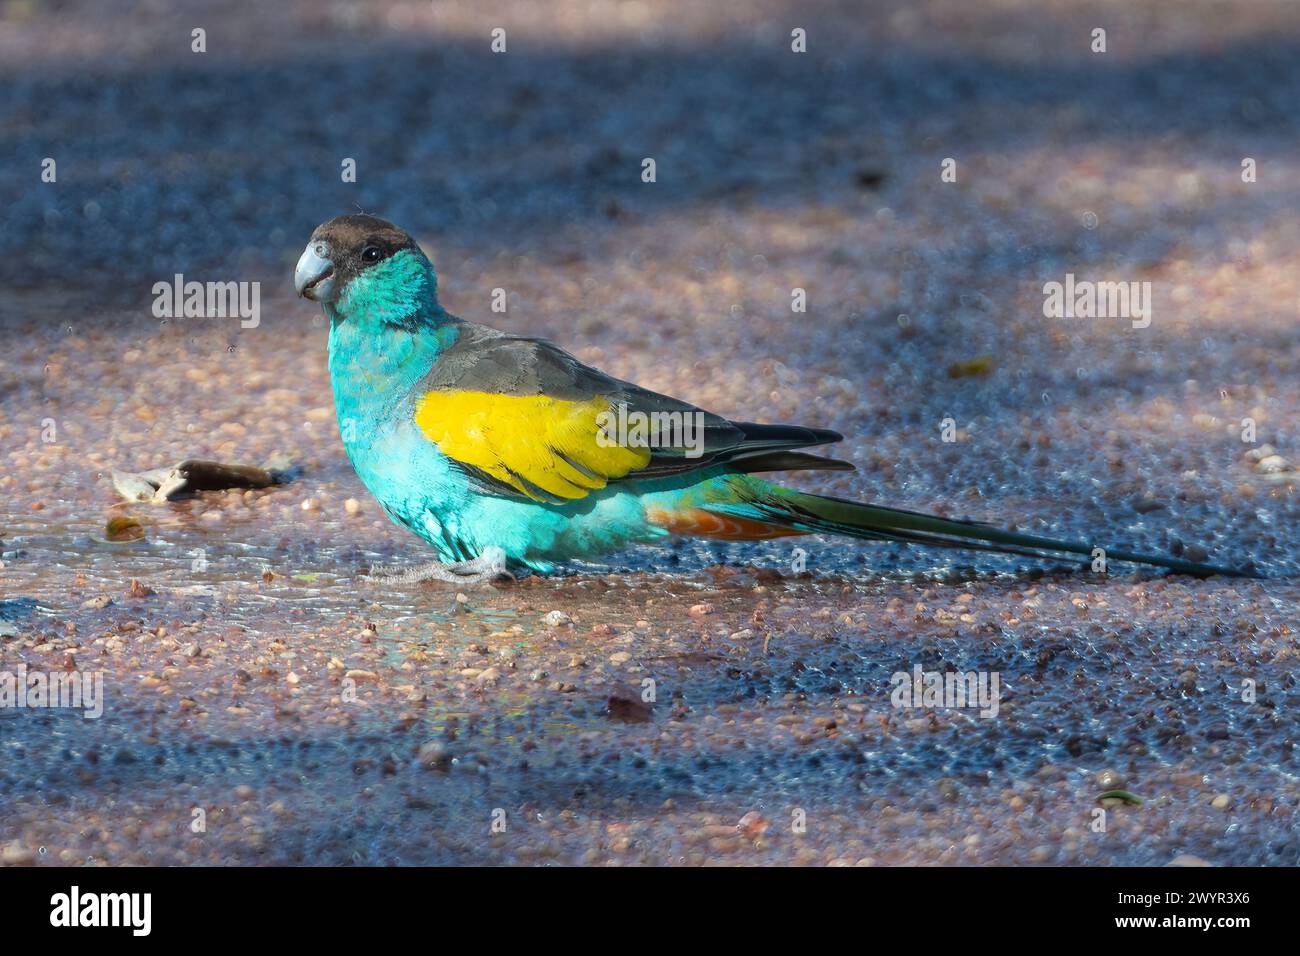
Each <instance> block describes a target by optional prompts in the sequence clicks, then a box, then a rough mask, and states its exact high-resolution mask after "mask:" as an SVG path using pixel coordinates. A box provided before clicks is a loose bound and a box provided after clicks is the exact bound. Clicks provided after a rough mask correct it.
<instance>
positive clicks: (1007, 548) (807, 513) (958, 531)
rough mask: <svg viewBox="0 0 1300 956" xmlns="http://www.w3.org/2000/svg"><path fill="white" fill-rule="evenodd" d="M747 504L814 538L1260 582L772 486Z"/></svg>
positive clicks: (1239, 573)
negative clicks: (1120, 564) (1057, 555)
mask: <svg viewBox="0 0 1300 956" xmlns="http://www.w3.org/2000/svg"><path fill="white" fill-rule="evenodd" d="M736 490H737V491H741V494H742V496H743V497H744V499H745V504H746V505H747V506H748V508H751V509H753V510H755V511H756V512H757V516H758V517H761V518H762V520H764V521H769V522H772V523H774V524H781V525H785V526H787V527H791V528H796V529H798V530H800V531H807V532H813V533H822V532H828V533H832V534H843V535H848V536H850V537H854V538H867V539H872V540H883V541H905V542H909V543H914V544H926V545H935V546H938V547H947V548H962V549H969V550H975V551H995V552H999V553H1003V554H1019V555H1025V556H1028V557H1034V558H1049V559H1050V558H1052V557H1053V555H1052V554H1050V553H1048V554H1045V553H1044V552H1053V551H1055V552H1065V553H1068V554H1082V555H1089V556H1091V555H1092V553H1093V549H1094V548H1098V547H1100V548H1102V550H1103V551H1104V552H1105V555H1106V559H1107V561H1129V562H1134V563H1137V564H1150V565H1154V566H1156V567H1161V568H1169V569H1170V570H1172V571H1178V572H1180V573H1182V574H1190V575H1195V576H1197V577H1207V576H1209V575H1213V574H1222V575H1228V576H1232V577H1259V575H1258V574H1257V573H1255V572H1254V571H1253V570H1251V569H1237V568H1224V567H1218V566H1216V565H1211V564H1201V563H1199V562H1195V561H1183V560H1181V559H1178V558H1168V557H1164V556H1161V555H1151V554H1139V553H1137V552H1133V551H1127V550H1123V549H1117V548H1110V547H1106V546H1105V545H1104V544H1080V543H1078V542H1073V541H1058V540H1056V539H1054V538H1044V537H1041V536H1039V535H1032V534H1021V533H1020V532H1017V531H1003V530H1001V529H999V528H996V527H994V526H992V525H988V524H982V523H980V522H976V521H958V520H953V519H949V518H939V517H936V516H934V515H927V514H923V513H921V512H919V511H904V510H901V509H898V508H884V507H881V506H879V505H866V504H861V503H859V502H856V501H847V500H845V499H843V498H831V497H824V496H822V495H813V494H808V493H806V492H801V491H792V490H790V489H787V488H777V487H774V486H772V485H767V486H766V488H764V489H762V491H758V490H757V489H755V493H754V494H747V493H746V492H744V491H742V490H741V489H739V488H737V489H736Z"/></svg>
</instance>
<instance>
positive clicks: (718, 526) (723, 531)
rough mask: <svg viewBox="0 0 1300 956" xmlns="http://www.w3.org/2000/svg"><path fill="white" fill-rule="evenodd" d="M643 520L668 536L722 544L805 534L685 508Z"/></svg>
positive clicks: (776, 525)
mask: <svg viewBox="0 0 1300 956" xmlns="http://www.w3.org/2000/svg"><path fill="white" fill-rule="evenodd" d="M647 516H648V517H649V518H650V520H651V521H653V522H654V523H655V524H657V525H658V526H659V527H661V528H663V529H664V530H666V531H668V532H671V533H672V534H685V535H694V536H695V537H699V538H721V539H723V540H725V541H756V540H760V539H763V538H788V537H791V536H792V535H801V534H807V532H806V531H799V530H796V529H795V528H787V527H785V526H784V525H779V524H771V523H770V522H767V521H759V520H757V519H755V518H737V517H736V516H735V515H721V514H718V513H717V512H715V511H705V510H704V509H703V508H686V509H683V510H681V511H660V510H657V509H656V510H652V511H650V512H648V513H647Z"/></svg>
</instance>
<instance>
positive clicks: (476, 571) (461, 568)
mask: <svg viewBox="0 0 1300 956" xmlns="http://www.w3.org/2000/svg"><path fill="white" fill-rule="evenodd" d="M510 576H511V575H510V571H509V570H508V569H507V568H506V553H505V552H504V551H503V550H501V549H500V548H498V547H497V546H496V545H493V546H491V547H488V548H484V549H483V553H482V554H480V555H479V556H478V557H477V558H474V559H473V560H471V561H460V562H457V563H455V564H444V563H442V562H441V561H430V562H429V563H428V564H422V565H420V566H418V567H414V568H407V569H405V570H403V569H401V568H395V567H375V568H371V570H370V577H371V578H372V579H374V580H377V581H383V582H384V583H385V584H419V583H420V582H421V581H445V582H447V583H449V584H486V583H487V582H489V581H496V580H497V579H499V578H508V577H510Z"/></svg>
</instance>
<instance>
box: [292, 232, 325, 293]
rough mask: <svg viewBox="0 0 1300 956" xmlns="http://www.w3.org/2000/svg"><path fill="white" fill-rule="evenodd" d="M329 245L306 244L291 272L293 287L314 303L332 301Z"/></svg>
mask: <svg viewBox="0 0 1300 956" xmlns="http://www.w3.org/2000/svg"><path fill="white" fill-rule="evenodd" d="M329 255H330V248H329V243H327V242H323V241H322V240H319V239H318V240H316V241H315V242H309V243H307V248H306V249H304V250H303V251H302V256H301V257H300V258H299V259H298V267H297V268H296V269H294V270H293V287H294V288H295V289H297V290H298V294H299V295H300V296H302V297H303V298H304V299H311V300H313V301H315V302H333V301H334V263H333V262H331V261H330V258H329Z"/></svg>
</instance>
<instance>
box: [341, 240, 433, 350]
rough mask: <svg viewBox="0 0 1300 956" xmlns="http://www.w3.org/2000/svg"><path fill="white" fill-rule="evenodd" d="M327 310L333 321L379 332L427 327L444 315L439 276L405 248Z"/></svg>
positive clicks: (374, 268)
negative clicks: (439, 303) (386, 328)
mask: <svg viewBox="0 0 1300 956" xmlns="http://www.w3.org/2000/svg"><path fill="white" fill-rule="evenodd" d="M326 310H327V311H328V312H330V318H331V319H335V320H338V319H343V320H345V321H347V322H352V323H356V324H358V325H360V326H363V327H366V328H368V329H373V330H376V331H377V330H379V329H381V328H383V327H384V326H394V325H395V326H399V327H402V328H413V327H418V326H426V325H429V324H431V322H432V321H435V320H436V319H437V318H438V317H439V316H442V315H444V313H443V311H442V307H441V306H439V305H438V277H437V275H436V274H435V273H434V271H433V266H432V265H431V264H430V263H429V260H428V259H426V258H425V257H424V255H423V254H422V253H421V252H420V251H419V250H416V249H403V250H401V251H400V252H397V253H395V254H394V255H392V256H389V257H388V258H387V259H385V260H383V261H382V262H377V263H375V264H374V265H373V266H371V267H370V268H369V269H366V270H365V271H364V272H362V273H361V274H360V275H358V276H356V277H355V278H354V279H353V280H352V281H351V282H349V283H348V285H347V288H345V289H344V290H343V294H342V295H341V296H340V297H339V300H338V302H336V303H334V304H332V305H329V306H326Z"/></svg>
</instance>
